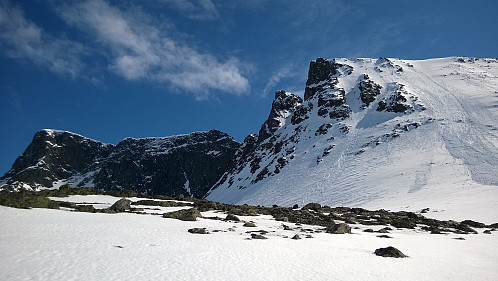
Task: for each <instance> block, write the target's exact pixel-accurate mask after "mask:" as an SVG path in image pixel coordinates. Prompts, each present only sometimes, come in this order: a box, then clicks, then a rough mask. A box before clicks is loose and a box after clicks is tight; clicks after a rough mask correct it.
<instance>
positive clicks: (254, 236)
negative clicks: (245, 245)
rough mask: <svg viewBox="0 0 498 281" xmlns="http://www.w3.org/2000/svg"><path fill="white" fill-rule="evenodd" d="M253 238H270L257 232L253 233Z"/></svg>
mask: <svg viewBox="0 0 498 281" xmlns="http://www.w3.org/2000/svg"><path fill="white" fill-rule="evenodd" d="M251 238H252V239H268V238H266V237H264V236H263V235H261V234H256V233H253V234H251Z"/></svg>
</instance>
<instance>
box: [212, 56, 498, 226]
mask: <svg viewBox="0 0 498 281" xmlns="http://www.w3.org/2000/svg"><path fill="white" fill-rule="evenodd" d="M335 61H336V62H337V63H341V64H347V65H350V66H352V67H353V71H352V73H351V74H350V75H345V74H338V77H337V78H338V81H339V83H338V85H337V86H336V87H340V88H343V89H344V90H345V93H346V103H347V104H348V105H349V107H350V108H351V110H352V113H351V116H350V117H349V118H347V119H345V120H341V121H337V120H331V119H328V118H323V117H320V116H318V115H317V112H316V111H317V106H316V104H315V106H314V108H313V109H312V111H311V112H310V113H309V114H308V115H309V116H310V118H309V119H306V120H305V121H303V122H302V123H300V124H297V125H292V124H291V122H285V124H286V125H285V126H283V127H282V128H280V129H278V130H277V131H276V132H275V133H274V135H275V136H276V137H277V141H280V140H287V139H289V138H290V137H291V136H293V135H295V134H296V133H295V132H296V130H297V129H298V126H300V130H301V131H300V132H299V134H298V142H297V143H296V142H290V144H286V145H285V146H284V147H283V148H282V150H281V152H280V154H278V155H276V156H275V155H272V154H271V153H267V152H264V151H260V152H258V153H260V154H258V157H260V158H261V159H262V161H261V165H260V168H259V169H258V170H257V171H256V172H255V173H250V166H249V164H248V165H246V166H245V167H244V168H243V169H241V171H240V172H238V173H235V174H230V175H229V177H227V179H230V178H231V179H232V180H233V184H230V182H229V181H228V180H226V181H225V182H223V183H221V185H219V186H218V187H217V188H216V189H213V190H212V191H211V193H210V194H209V196H208V197H207V199H209V200H213V201H220V202H225V203H236V204H243V203H248V204H252V205H258V204H261V205H267V206H271V205H272V204H278V205H283V206H292V205H293V204H300V205H302V204H305V203H309V202H317V203H321V204H327V205H331V206H341V205H342V206H352V207H367V208H384V209H392V210H408V211H417V210H420V209H423V208H431V209H433V210H437V211H438V212H431V215H433V216H435V217H441V218H446V217H452V216H454V217H453V219H458V218H463V217H466V218H474V219H476V220H482V221H485V222H494V221H496V220H497V218H498V60H497V59H473V58H460V57H450V58H442V59H430V60H421V61H408V60H400V59H389V62H388V63H387V62H386V60H380V59H379V60H375V59H335ZM400 68H402V69H403V71H396V70H399V69H400ZM363 74H367V75H368V77H369V79H370V80H372V81H373V82H375V83H376V84H378V85H380V86H382V89H381V93H380V95H379V96H378V97H377V99H376V101H374V102H373V103H372V104H370V106H368V107H366V108H364V109H362V105H361V103H362V102H361V100H360V99H359V94H358V86H357V83H358V81H359V79H360V77H362V76H363ZM394 83H397V84H402V85H404V90H406V91H407V92H408V94H409V95H410V99H409V100H408V101H407V103H410V104H411V105H413V107H414V112H412V113H409V114H403V113H392V112H378V111H376V109H377V107H378V101H380V100H382V99H383V98H385V97H387V96H386V95H387V94H388V92H389V90H392V88H393V85H395V84H394ZM311 102H314V101H311ZM306 103H307V101H305V102H304V103H303V104H306ZM424 108H425V109H424ZM325 123H330V124H332V125H333V127H332V128H331V129H330V130H329V132H328V133H327V134H325V135H323V136H321V135H320V136H316V135H315V132H316V130H317V129H318V127H320V126H321V125H323V124H325ZM413 124H416V125H413ZM342 128H347V129H348V131H349V132H348V133H344V132H343V130H342ZM393 134H396V135H397V136H396V137H393ZM331 137H333V138H334V139H332V138H331ZM288 151H292V153H291V154H290V155H288V154H284V153H287V152H288ZM325 151H327V152H328V155H326V156H323V154H324V152H325ZM282 156H285V159H287V161H288V163H287V165H286V166H284V167H283V168H281V169H280V171H279V173H278V174H275V175H272V176H269V177H267V178H264V179H263V180H261V181H258V182H256V183H251V182H254V179H255V178H256V175H258V173H260V172H261V171H262V170H263V169H264V168H268V170H269V171H270V172H273V171H274V170H275V167H276V164H277V161H276V160H277V159H278V157H282Z"/></svg>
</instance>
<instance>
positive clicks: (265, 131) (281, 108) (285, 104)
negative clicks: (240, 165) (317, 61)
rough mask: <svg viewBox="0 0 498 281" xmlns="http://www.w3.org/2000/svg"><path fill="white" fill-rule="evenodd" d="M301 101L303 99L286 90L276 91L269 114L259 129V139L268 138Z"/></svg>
mask: <svg viewBox="0 0 498 281" xmlns="http://www.w3.org/2000/svg"><path fill="white" fill-rule="evenodd" d="M302 103H303V100H302V99H301V98H300V97H298V96H296V95H293V94H292V93H289V92H286V91H283V90H282V91H277V92H276V93H275V100H274V101H273V103H272V106H271V110H270V115H269V116H268V119H267V120H266V121H265V123H263V125H262V126H261V129H260V130H259V141H262V140H265V139H267V138H269V137H270V136H271V135H272V134H273V133H274V132H275V131H276V130H278V129H279V128H281V127H282V126H283V125H284V124H285V120H286V119H287V117H289V115H291V114H292V113H293V112H294V111H295V109H296V108H297V107H298V106H300V105H301V104H302Z"/></svg>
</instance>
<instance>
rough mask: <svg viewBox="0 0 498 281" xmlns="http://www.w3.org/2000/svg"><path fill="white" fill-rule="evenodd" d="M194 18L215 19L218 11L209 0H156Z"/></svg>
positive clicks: (218, 14)
mask: <svg viewBox="0 0 498 281" xmlns="http://www.w3.org/2000/svg"><path fill="white" fill-rule="evenodd" d="M157 1H158V2H159V3H161V4H166V5H168V7H170V8H172V9H174V10H176V11H178V12H180V13H182V14H183V15H185V16H187V17H188V18H190V19H194V20H215V19H218V18H219V17H220V13H219V11H218V9H217V8H216V6H215V5H214V3H213V2H212V1H211V0H157Z"/></svg>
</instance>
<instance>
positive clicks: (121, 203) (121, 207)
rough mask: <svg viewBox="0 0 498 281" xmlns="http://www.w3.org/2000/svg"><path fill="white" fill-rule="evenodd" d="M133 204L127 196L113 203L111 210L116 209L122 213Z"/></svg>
mask: <svg viewBox="0 0 498 281" xmlns="http://www.w3.org/2000/svg"><path fill="white" fill-rule="evenodd" d="M130 206H131V201H130V200H128V199H126V198H121V199H119V200H118V201H116V203H114V204H112V206H111V207H109V210H111V211H114V212H116V213H122V212H124V211H126V210H129V209H130Z"/></svg>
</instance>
